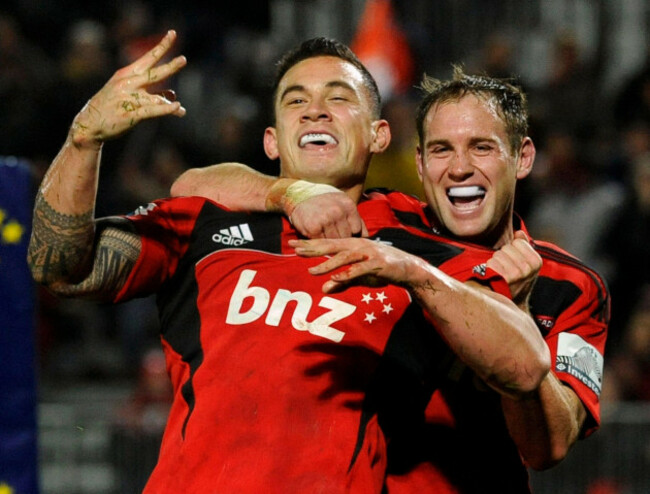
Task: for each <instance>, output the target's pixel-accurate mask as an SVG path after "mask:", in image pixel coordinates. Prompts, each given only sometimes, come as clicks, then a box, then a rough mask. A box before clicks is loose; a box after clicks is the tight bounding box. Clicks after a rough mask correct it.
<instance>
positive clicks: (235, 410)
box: [28, 31, 548, 494]
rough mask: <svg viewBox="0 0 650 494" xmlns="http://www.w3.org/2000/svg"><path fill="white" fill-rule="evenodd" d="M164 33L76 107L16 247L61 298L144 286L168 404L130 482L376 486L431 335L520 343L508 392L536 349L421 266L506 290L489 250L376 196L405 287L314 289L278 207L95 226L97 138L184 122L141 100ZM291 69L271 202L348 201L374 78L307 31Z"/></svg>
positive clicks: (204, 202)
mask: <svg viewBox="0 0 650 494" xmlns="http://www.w3.org/2000/svg"><path fill="white" fill-rule="evenodd" d="M175 37H176V35H175V33H174V32H173V31H170V32H169V33H168V34H167V35H166V36H165V37H164V38H163V40H162V41H161V42H160V43H159V44H158V45H157V46H156V47H154V48H153V49H152V50H151V51H150V52H149V53H147V54H146V55H144V56H143V57H142V58H140V59H138V60H137V61H136V62H134V63H133V64H131V65H129V66H127V67H124V68H123V69H120V70H118V71H117V72H116V73H115V75H114V76H113V77H112V78H111V79H110V80H109V81H108V82H107V84H106V85H105V86H104V87H103V88H102V89H101V90H100V91H99V92H98V93H97V94H96V95H94V96H93V97H92V98H91V100H90V101H89V102H88V104H87V105H86V106H85V107H84V108H83V109H82V110H81V111H80V112H79V114H78V115H77V116H76V117H75V119H74V121H73V124H72V126H71V129H70V133H69V135H68V138H67V139H66V142H65V144H64V146H63V148H62V149H61V151H60V152H59V154H58V155H57V157H56V158H55V159H54V161H53V162H52V164H51V166H50V168H49V169H48V171H47V173H46V175H45V177H44V179H43V182H42V184H41V186H40V189H39V192H38V196H37V199H36V206H35V210H34V224H33V232H32V238H31V241H30V246H29V254H28V256H29V257H28V261H29V264H30V268H31V270H32V274H33V276H34V278H35V279H36V280H37V281H39V282H40V283H43V284H44V285H46V286H47V287H49V288H50V289H51V290H52V291H53V292H54V293H56V294H58V295H60V296H69V297H72V296H75V297H86V298H90V299H96V300H103V301H109V302H121V301H123V300H128V299H130V298H133V297H138V296H144V295H148V294H151V293H156V294H157V297H158V307H159V313H160V319H161V339H162V345H163V349H164V351H165V355H166V361H167V367H168V370H169V374H170V377H171V380H172V384H173V388H174V401H173V404H172V408H171V411H170V415H169V419H168V423H167V426H166V429H165V434H164V438H163V441H162V446H161V451H160V456H159V460H158V464H157V466H156V467H155V469H154V471H153V473H152V475H151V478H150V479H149V482H148V484H147V487H146V488H145V492H201V493H203V492H237V493H259V492H278V493H280V492H282V493H284V492H328V493H344V492H354V493H355V494H356V493H373V494H375V493H377V494H378V493H380V492H383V489H384V488H385V485H384V482H385V469H386V455H387V452H386V443H387V441H388V440H389V437H388V435H389V433H390V434H395V435H397V434H399V431H400V430H401V429H402V428H403V427H404V425H405V424H409V423H410V422H411V421H412V420H411V419H412V416H413V413H414V412H415V413H418V410H419V413H420V414H421V413H422V412H423V409H424V406H425V405H426V402H427V400H428V397H429V396H430V394H431V390H432V389H433V388H434V387H435V376H436V375H437V373H436V372H435V365H436V362H437V361H438V359H437V358H436V355H437V354H438V353H439V352H441V351H444V349H445V346H444V345H443V344H442V341H443V339H446V338H447V337H449V338H450V341H452V342H453V341H455V340H454V338H455V335H456V334H458V333H459V332H462V331H463V330H464V328H465V327H466V325H470V326H471V327H480V326H482V325H485V326H490V327H499V328H501V330H502V331H503V333H504V334H506V335H510V338H511V339H512V340H515V339H518V340H519V342H520V343H521V345H520V346H519V347H518V348H519V349H518V351H517V352H516V356H513V357H514V358H517V359H519V360H521V361H522V362H525V366H524V367H525V369H524V372H521V373H520V374H518V375H517V376H512V375H508V376H507V377H508V383H509V384H510V385H511V386H512V387H513V388H519V387H523V388H524V389H527V388H532V387H534V386H536V385H537V383H538V382H539V381H540V380H541V379H543V378H544V375H545V374H546V372H547V371H548V352H547V350H546V348H545V347H544V344H543V341H541V338H539V337H538V336H537V335H535V334H534V333H533V332H532V331H531V326H530V323H529V321H528V319H527V318H526V317H522V313H521V311H519V310H518V309H517V308H516V307H515V306H514V304H513V303H512V302H511V301H510V300H508V299H507V298H506V297H504V296H503V295H499V294H497V293H493V292H491V291H489V290H486V289H485V288H480V289H479V288H477V287H476V286H475V285H476V283H473V284H470V283H468V284H464V283H461V282H460V281H457V280H455V279H453V278H452V277H450V276H448V275H446V274H444V273H443V272H442V271H441V270H439V269H437V268H435V267H433V265H439V266H441V268H444V269H445V270H446V271H447V272H448V273H450V274H453V275H454V276H457V277H458V278H459V279H460V280H462V281H465V280H476V281H477V282H478V283H480V284H483V285H488V286H491V287H493V288H495V289H497V290H501V291H502V292H504V293H505V292H507V287H506V286H505V284H504V283H503V281H502V280H501V279H500V277H499V276H497V275H496V273H494V272H492V271H491V270H489V269H478V270H474V267H475V266H482V265H483V263H484V262H485V261H486V259H487V257H489V255H488V254H490V253H486V252H484V251H480V250H474V249H470V248H466V247H463V246H454V245H452V244H451V243H440V242H439V241H437V240H436V238H435V235H432V234H426V235H422V233H421V232H419V231H417V230H414V229H410V228H407V227H404V226H403V225H401V224H400V223H399V222H398V221H397V219H396V218H395V216H394V215H393V213H392V211H391V209H390V207H389V205H388V204H387V203H386V202H382V201H364V202H363V203H361V204H360V205H359V211H360V217H361V220H362V221H363V228H365V229H366V231H367V233H368V234H369V235H370V236H371V238H374V239H375V240H376V241H377V242H384V243H385V244H386V243H391V244H393V245H395V246H402V245H406V244H410V243H414V242H415V241H416V240H417V243H418V244H419V245H422V246H426V249H427V251H428V254H427V255H428V259H429V261H430V263H427V262H425V261H423V260H422V259H420V258H419V257H416V256H410V257H405V258H403V259H404V264H403V265H404V267H408V277H407V278H408V279H405V280H404V284H403V285H402V286H396V285H382V286H374V287H362V286H359V287H353V288H350V289H348V290H345V291H344V292H340V293H328V294H324V293H323V292H322V291H321V285H322V279H320V278H318V277H316V276H313V275H312V274H310V272H309V269H310V268H312V267H313V266H314V265H315V264H317V263H319V262H322V261H325V260H326V258H325V257H318V258H316V259H310V258H305V257H298V256H296V255H295V251H294V248H293V243H292V241H294V240H296V239H297V237H298V233H297V231H296V230H295V229H294V228H293V227H292V225H291V224H290V223H289V222H288V221H287V220H286V219H285V218H283V217H282V216H280V215H262V214H250V213H246V212H237V211H232V210H228V209H226V208H225V207H223V206H221V205H220V204H218V203H216V202H213V201H210V200H208V199H205V198H198V197H182V198H172V199H163V200H157V201H154V202H153V203H151V204H149V205H148V206H146V207H142V208H140V209H138V210H137V211H136V212H134V213H133V214H132V215H129V216H123V217H114V218H105V219H99V220H96V219H94V217H93V216H94V207H95V200H96V189H97V181H98V175H99V166H100V157H101V149H102V146H103V143H104V142H105V141H106V140H108V139H110V138H114V137H117V136H119V135H120V134H121V133H123V132H125V131H127V130H129V129H130V128H131V127H133V126H134V125H136V124H137V123H138V122H140V121H141V120H143V119H146V118H155V117H160V116H164V115H176V116H183V115H184V113H185V110H184V109H183V108H182V106H181V105H180V103H178V102H172V101H170V100H168V99H166V98H164V97H162V96H159V95H154V94H150V93H149V92H147V88H148V87H149V86H150V85H151V84H152V83H153V82H156V83H157V82H159V81H162V80H164V79H166V78H168V77H169V76H171V75H173V74H174V73H176V72H177V71H178V70H180V69H181V68H182V67H183V66H184V65H185V63H186V62H185V59H184V57H177V58H175V59H173V60H172V61H170V62H168V63H163V64H160V61H161V59H162V57H163V56H164V55H165V54H166V53H167V52H168V50H169V49H170V48H171V46H172V45H173V42H174V40H175ZM286 60H290V62H287V64H286V66H284V69H283V72H281V73H280V75H279V76H278V83H277V85H276V86H277V90H276V96H275V99H274V108H275V125H274V126H273V127H268V128H267V129H266V131H265V134H264V149H265V151H266V153H267V154H268V156H269V157H271V158H280V165H281V170H282V174H283V176H284V177H285V178H283V179H282V180H281V181H280V183H279V185H278V186H276V188H275V189H274V193H275V194H276V196H275V197H276V198H277V199H278V200H279V201H280V203H282V204H285V205H290V204H291V201H293V202H294V203H299V201H300V198H301V197H302V196H303V195H304V194H305V193H306V192H308V191H313V190H317V191H326V192H327V194H333V192H332V191H334V190H336V189H335V188H334V187H338V188H340V189H342V190H344V191H345V196H346V199H347V201H349V202H351V203H352V204H356V203H357V202H358V201H359V199H360V198H361V194H362V189H363V180H364V178H365V172H366V170H367V167H368V163H369V161H370V158H371V156H372V154H373V153H378V152H382V151H383V150H384V149H385V147H386V146H387V145H388V143H389V141H390V130H389V127H388V124H387V122H386V121H385V120H382V119H380V118H379V116H378V111H377V108H378V101H379V99H378V93H377V91H376V85H374V84H373V83H372V78H371V77H369V75H368V74H367V71H365V69H364V68H363V66H362V65H360V64H359V63H358V60H357V59H356V57H355V56H354V54H353V53H352V52H350V51H349V49H347V48H346V47H345V46H344V45H342V44H340V43H338V42H335V41H332V40H327V39H324V38H319V39H316V40H312V41H309V42H307V43H305V44H303V45H301V46H299V47H298V48H297V49H296V51H295V52H294V53H291V54H290V55H289V58H287V59H286ZM301 179H309V180H313V181H316V182H318V184H317V185H315V186H314V185H310V184H309V183H308V182H306V181H305V180H301ZM327 194H326V195H327ZM287 197H288V198H289V201H287V199H286V198H287ZM264 200H266V198H265V199H264ZM274 200H275V199H274V198H273V197H271V200H270V202H271V203H273V201H274ZM343 209H345V207H344V208H343ZM361 220H359V221H358V223H357V224H356V225H352V226H351V227H350V232H351V233H354V232H355V231H359V228H361V227H362V223H361ZM378 245H379V244H378ZM385 247H386V249H393V250H395V251H397V249H394V248H393V247H389V246H385ZM414 298H415V299H417V300H418V302H420V304H421V305H422V306H423V307H424V308H426V309H427V313H428V315H429V317H435V318H436V329H437V331H434V330H433V329H432V328H431V326H429V325H428V324H426V321H425V318H424V315H423V312H422V310H421V308H420V307H418V306H417V305H415V304H414V303H413V301H414ZM533 329H534V328H533ZM530 335H532V338H530V337H529V336H530ZM452 344H453V343H452ZM514 353H515V352H513V351H512V350H510V351H509V355H511V354H514ZM509 355H508V358H510V357H509ZM475 356H476V357H477V358H480V357H481V355H480V352H478V353H477V354H476V355H475ZM490 358H494V354H491V355H490ZM405 403H413V406H408V407H407V406H403V405H404V404H405ZM386 431H388V432H386Z"/></svg>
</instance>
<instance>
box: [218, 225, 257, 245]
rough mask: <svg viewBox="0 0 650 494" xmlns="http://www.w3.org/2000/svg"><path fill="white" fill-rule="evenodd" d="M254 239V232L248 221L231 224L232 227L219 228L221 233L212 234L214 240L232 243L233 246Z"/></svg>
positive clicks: (227, 243) (224, 243)
mask: <svg viewBox="0 0 650 494" xmlns="http://www.w3.org/2000/svg"><path fill="white" fill-rule="evenodd" d="M253 240H254V238H253V234H252V233H251V229H250V227H249V226H248V223H242V224H241V225H235V226H231V227H230V228H223V229H221V230H219V233H215V234H214V235H212V241H213V242H216V243H218V244H223V245H232V246H233V247H238V246H240V245H243V244H245V243H247V242H252V241H253Z"/></svg>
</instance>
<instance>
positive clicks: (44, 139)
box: [0, 0, 650, 494]
mask: <svg viewBox="0 0 650 494" xmlns="http://www.w3.org/2000/svg"><path fill="white" fill-rule="evenodd" d="M168 28H174V29H176V30H177V31H178V32H179V46H178V47H177V52H179V53H183V54H185V55H186V56H187V58H188V61H189V63H188V66H187V68H186V69H184V71H183V72H182V73H181V74H180V75H179V76H177V77H176V78H175V79H174V80H173V81H172V86H173V88H174V89H175V91H176V92H177V94H178V97H179V99H180V100H181V101H182V102H183V104H184V106H185V107H186V108H187V110H188V115H187V117H186V118H185V119H182V120H176V119H172V120H173V121H172V120H169V121H168V120H165V121H161V122H150V123H147V124H143V125H140V126H139V127H137V128H136V129H135V131H134V132H133V133H131V134H129V135H128V136H127V137H124V138H122V139H120V140H119V141H115V142H111V143H109V144H108V145H107V146H106V148H105V151H104V163H103V168H102V180H101V187H100V198H99V207H98V214H100V215H104V214H111V213H118V212H127V211H130V210H132V209H134V208H135V207H137V206H139V205H140V204H142V203H146V202H148V201H149V200H151V199H153V198H156V197H161V196H165V195H167V192H168V187H169V184H170V181H171V180H172V179H173V177H175V176H176V175H177V174H178V173H179V172H180V171H182V170H183V169H185V168H187V167H189V166H202V165H205V164H208V163H215V162H220V161H232V160H236V161H242V162H246V163H249V164H252V165H254V166H255V167H256V168H258V169H260V170H262V171H267V172H274V171H275V170H276V165H275V164H274V163H270V162H268V161H267V160H266V158H265V156H264V155H263V152H262V146H261V138H262V132H263V129H264V127H265V126H266V125H267V123H268V122H269V121H270V120H269V108H268V105H267V103H266V101H267V100H268V84H269V81H270V76H271V73H272V69H273V62H274V60H276V59H277V57H278V56H279V55H280V54H281V53H282V52H283V51H285V50H286V49H287V48H289V47H291V46H293V45H294V44H296V43H297V42H298V41H300V40H302V39H304V38H307V37H312V36H317V35H324V36H330V37H335V38H338V39H340V40H342V41H344V42H346V43H349V44H351V45H352V46H353V48H354V49H355V51H357V53H358V54H359V55H360V56H362V58H363V59H364V61H365V62H366V63H367V64H368V66H369V67H370V68H371V69H372V70H373V72H374V74H375V76H376V77H377V79H378V80H379V82H380V86H381V89H382V94H383V99H384V114H385V116H386V117H387V118H388V119H389V120H390V122H391V125H392V128H393V133H394V141H393V143H392V144H391V147H390V149H389V151H388V153H386V156H384V157H382V159H376V160H374V162H373V165H372V169H371V175H370V178H369V185H375V184H386V183H387V179H386V178H385V177H387V176H389V177H391V182H390V184H391V185H392V186H395V187H399V188H401V189H404V190H407V191H410V192H412V193H415V194H418V193H419V190H418V188H417V185H415V184H414V175H413V173H412V171H413V154H412V149H413V146H414V129H413V122H412V114H413V105H414V102H415V101H417V97H418V92H417V89H416V88H415V86H416V85H417V82H418V79H419V77H420V75H421V74H422V73H423V72H426V73H427V74H429V75H433V76H438V77H447V76H449V75H450V67H451V64H452V63H458V62H460V63H463V64H464V65H465V67H466V69H467V70H468V71H484V72H487V73H489V74H490V75H495V76H507V77H514V78H515V79H516V81H517V82H518V83H520V84H522V85H523V86H524V87H525V88H526V89H527V91H528V93H529V95H530V109H531V123H532V125H531V134H532V136H533V138H534V139H535V141H536V143H537V146H538V152H539V156H538V160H537V162H536V170H535V173H534V174H533V176H532V177H530V178H529V179H527V180H526V181H525V182H523V183H522V184H521V188H520V191H519V193H518V209H519V210H520V211H521V212H522V213H523V214H524V216H525V217H528V218H529V219H530V226H531V230H533V233H534V234H537V235H538V236H541V237H544V238H548V239H553V240H555V241H556V242H557V243H559V244H560V245H561V246H564V247H566V248H567V249H569V250H570V251H572V252H574V253H576V254H577V255H579V256H580V257H581V258H583V259H584V260H586V261H587V262H589V263H590V264H592V265H594V266H596V267H598V268H599V269H600V270H601V272H603V274H605V275H606V277H607V279H608V282H609V283H610V286H611V288H612V293H613V296H614V303H613V309H614V316H615V317H614V320H613V322H612V330H611V336H610V343H609V344H608V349H607V355H606V362H607V369H606V371H605V391H604V395H603V406H604V426H603V428H602V430H601V431H600V432H598V433H597V434H596V435H595V436H593V437H592V438H589V439H588V440H586V441H584V442H581V443H580V444H578V445H577V446H576V448H575V450H574V451H572V452H571V454H570V456H569V457H568V458H567V460H565V462H564V463H563V464H561V465H560V466H558V467H556V468H554V469H552V470H550V471H548V472H544V473H535V474H534V475H533V485H534V486H535V492H536V493H546V492H548V493H571V494H573V493H578V494H579V493H585V494H596V493H605V492H607V493H608V494H623V493H625V494H628V493H636V492H647V491H648V489H649V488H650V487H649V486H650V474H649V473H648V472H650V405H648V400H649V399H650V389H648V388H649V387H650V385H649V384H648V383H649V382H650V380H649V379H648V377H649V375H650V372H649V369H650V295H649V292H648V284H649V283H650V278H649V274H648V273H649V267H648V263H649V261H648V259H647V258H648V257H650V256H648V250H647V247H646V246H647V245H648V240H650V226H649V225H650V192H649V191H650V178H649V177H650V157H649V156H650V155H649V154H648V153H649V152H650V130H649V129H650V48H649V47H650V4H649V2H647V1H646V0H544V1H542V0H529V1H524V2H522V1H517V0H438V1H430V0H409V1H394V2H392V3H391V2H388V1H385V0H369V1H367V2H366V0H295V1H290V0H269V1H253V0H240V1H238V2H232V3H229V4H228V5H227V7H226V6H225V5H223V6H221V5H219V4H218V3H217V2H201V1H185V2H172V1H170V0H165V1H157V2H153V1H152V0H147V1H145V0H139V1H129V2H126V1H118V2H111V3H110V5H102V4H99V3H94V2H81V1H79V0H61V1H56V2H54V1H37V0H22V1H18V0H15V1H14V0H5V1H4V2H3V3H2V6H0V102H1V103H0V122H1V124H0V128H1V130H0V157H1V158H0V297H1V300H2V301H1V302H0V361H1V362H2V363H1V364H0V382H1V383H2V385H1V386H0V400H1V401H2V404H3V407H2V410H3V412H2V414H0V419H2V420H0V493H1V494H13V493H16V494H17V493H22V492H37V491H40V492H42V493H44V494H58V493H66V494H71V493H72V494H74V493H79V494H82V493H107V494H108V493H118V492H119V493H128V492H138V489H139V487H140V486H141V485H142V482H143V481H144V479H145V478H146V475H147V474H148V471H149V469H150V468H151V462H152V461H154V459H155V454H156V449H157V444H158V441H159V434H160V427H161V425H162V424H163V423H164V418H165V414H166V410H167V405H168V394H167V393H168V388H167V383H166V377H165V375H164V367H163V364H162V362H161V357H160V353H159V352H158V350H157V346H158V345H157V339H156V330H157V322H156V320H155V315H154V317H152V314H154V313H153V312H152V311H153V302H152V300H150V299H145V300H141V301H136V302H132V303H129V304H125V305H122V306H119V307H109V306H101V305H95V304H90V303H85V302H81V301H62V300H57V299H54V298H53V297H51V296H50V295H48V294H47V293H46V292H45V291H43V290H41V289H39V288H37V287H35V286H34V285H33V284H32V283H31V281H30V279H29V276H28V274H27V272H26V266H25V265H24V250H25V248H26V242H27V239H28V235H29V228H30V227H29V221H30V219H29V218H30V211H31V207H32V203H33V195H34V191H35V188H34V187H35V186H36V185H37V184H38V182H39V181H40V178H41V177H42V174H43V172H44V170H45V169H46V167H47V165H48V163H49V161H50V160H51V159H52V158H53V156H54V155H55V154H56V152H57V150H58V147H59V146H60V144H61V143H62V142H63V140H64V138H65V133H66V132H67V128H68V126H69V124H70V122H71V120H72V118H73V117H74V114H75V113H76V111H78V110H79V108H81V106H82V105H83V104H84V102H85V101H86V100H87V99H88V98H89V97H90V96H91V95H92V94H93V93H94V92H96V91H97V90H98V89H99V87H100V86H101V85H102V84H103V83H104V82H105V81H106V80H107V79H108V78H109V77H110V75H111V74H112V73H113V72H114V71H115V70H116V69H117V68H119V67H121V66H123V65H125V64H126V63H128V62H129V61H130V60H133V59H134V58H136V57H137V56H138V54H140V53H142V51H143V50H145V49H146V48H147V47H148V46H151V43H152V42H154V41H155V40H157V39H158V38H159V37H160V35H161V33H163V32H164V31H165V30H167V29H168ZM251 143H253V144H251ZM255 143H257V144H255ZM396 170H399V173H396ZM395 177H399V180H398V179H396V178H395ZM630 218H633V219H632V220H630ZM626 221H627V222H628V223H626ZM617 228H618V229H617ZM621 231H622V232H631V231H632V232H634V235H623V236H621V235H620V234H618V233H616V232H621Z"/></svg>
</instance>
